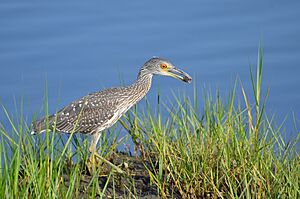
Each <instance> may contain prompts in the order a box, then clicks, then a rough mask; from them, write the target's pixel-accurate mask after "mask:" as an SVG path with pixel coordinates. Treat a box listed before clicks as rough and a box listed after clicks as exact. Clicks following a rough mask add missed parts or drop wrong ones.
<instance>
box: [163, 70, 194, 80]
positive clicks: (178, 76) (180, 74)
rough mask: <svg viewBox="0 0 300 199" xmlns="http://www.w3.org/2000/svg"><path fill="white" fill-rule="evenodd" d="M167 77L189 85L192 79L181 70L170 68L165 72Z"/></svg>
mask: <svg viewBox="0 0 300 199" xmlns="http://www.w3.org/2000/svg"><path fill="white" fill-rule="evenodd" d="M167 75H169V76H171V77H174V78H176V79H179V80H181V81H184V82H187V83H191V82H192V78H191V76H189V75H188V74H187V73H185V72H183V71H182V70H180V69H178V68H175V67H174V68H171V69H168V70H167Z"/></svg>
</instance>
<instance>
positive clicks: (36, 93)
mask: <svg viewBox="0 0 300 199" xmlns="http://www.w3.org/2000/svg"><path fill="white" fill-rule="evenodd" d="M299 10H300V3H299V2H298V1H287V2H283V1H258V0H253V1H222V2H219V1H205V2H202V1H192V2H181V1H156V0H155V1H149V2H141V1H130V2H128V1H110V2H98V1H97V2H96V1H93V2H88V3H87V2H79V1H70V2H67V1H64V2H38V1H35V2H29V1H26V3H24V2H21V1H20V2H16V1H14V2H2V3H0V27H1V28H0V67H1V72H0V100H1V103H3V104H4V105H5V107H6V108H7V109H8V110H9V112H14V110H15V105H14V99H16V102H17V104H19V102H20V101H21V98H23V101H24V108H23V109H24V113H25V114H24V115H26V116H27V120H28V122H30V121H31V117H32V115H33V114H42V112H41V110H42V107H43V96H44V92H45V86H46V81H47V88H48V95H49V105H50V107H49V108H50V112H54V111H55V110H56V109H57V108H61V107H63V106H64V105H66V104H68V103H69V102H70V101H72V100H74V99H76V98H78V97H81V96H83V95H85V94H87V93H89V92H93V91H97V90H100V89H103V88H107V87H111V86H118V85H120V79H122V80H124V82H125V83H126V84H129V83H132V82H133V81H134V80H135V78H136V76H137V72H138V70H139V68H140V66H141V65H142V64H143V63H144V62H145V61H146V60H147V59H149V58H150V57H152V56H162V57H165V58H168V59H170V60H172V61H173V63H174V64H175V65H177V66H178V67H180V68H182V69H184V70H185V71H187V72H189V73H190V74H191V75H192V76H193V77H194V79H196V81H197V82H196V84H197V88H198V90H199V93H201V92H202V91H203V89H204V90H205V91H206V90H207V91H208V90H211V91H212V92H213V93H215V90H216V89H220V92H221V94H222V95H223V96H226V94H227V93H228V91H229V90H230V89H231V88H232V85H233V83H234V81H235V79H236V77H239V78H240V79H241V80H242V82H243V85H244V86H245V88H246V91H247V92H248V93H249V95H250V92H251V86H250V79H249V66H250V65H251V64H252V65H256V58H257V48H258V44H259V42H261V43H262V45H263V48H264V69H263V88H264V91H265V90H266V89H267V88H268V87H270V89H271V91H270V96H269V100H268V102H267V112H268V114H270V115H272V114H276V117H275V119H276V121H278V123H280V122H281V121H282V120H283V119H284V118H285V116H287V122H286V124H285V126H284V129H285V132H286V134H285V135H284V137H285V138H286V140H289V139H294V138H295V137H296V135H297V131H296V130H294V125H293V118H292V115H294V116H295V120H296V124H297V125H299V116H300V112H299V110H300V91H299V85H300V78H299V75H300V67H299V63H300V45H299V44H300V26H299V19H300V12H299ZM158 84H159V85H160V88H161V91H162V96H161V99H162V100H165V101H167V99H168V98H169V96H171V95H172V91H175V92H176V91H178V90H179V91H184V92H186V93H187V95H190V96H192V93H193V87H192V86H191V85H187V84H183V83H182V82H179V81H177V80H174V79H171V78H166V77H159V78H158V77H155V79H154V82H153V87H152V89H151V91H150V93H149V95H148V98H149V100H150V101H153V102H154V104H155V102H156V95H157V87H158ZM171 98H172V97H171ZM240 99H242V98H241V97H240ZM201 102H202V101H201V100H200V104H201ZM3 120H4V123H5V124H6V125H8V123H7V121H5V119H4V116H3V114H2V115H1V122H2V121H3Z"/></svg>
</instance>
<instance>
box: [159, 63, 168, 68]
mask: <svg viewBox="0 0 300 199" xmlns="http://www.w3.org/2000/svg"><path fill="white" fill-rule="evenodd" d="M160 67H161V68H162V69H166V68H168V66H167V64H160Z"/></svg>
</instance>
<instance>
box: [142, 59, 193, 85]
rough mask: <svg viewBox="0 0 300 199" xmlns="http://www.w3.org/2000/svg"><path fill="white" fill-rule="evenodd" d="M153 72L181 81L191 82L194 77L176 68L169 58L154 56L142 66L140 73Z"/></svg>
mask: <svg viewBox="0 0 300 199" xmlns="http://www.w3.org/2000/svg"><path fill="white" fill-rule="evenodd" d="M143 74H153V75H165V76H171V77H174V78H176V79H179V80H181V81H184V82H187V83H191V81H192V78H191V76H189V75H188V74H187V73H185V72H184V71H182V70H180V69H178V68H176V67H175V66H174V65H173V64H172V63H171V62H170V61H169V60H167V59H163V58H159V57H153V58H151V59H149V60H148V61H147V62H146V63H145V64H144V65H143V66H142V68H141V70H140V75H143Z"/></svg>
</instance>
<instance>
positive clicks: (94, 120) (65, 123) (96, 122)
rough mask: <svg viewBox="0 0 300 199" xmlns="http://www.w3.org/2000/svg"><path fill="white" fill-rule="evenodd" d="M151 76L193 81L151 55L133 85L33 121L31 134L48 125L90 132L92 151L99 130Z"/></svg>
mask: <svg viewBox="0 0 300 199" xmlns="http://www.w3.org/2000/svg"><path fill="white" fill-rule="evenodd" d="M153 75H165V76H171V77H174V78H176V79H179V80H182V81H184V82H188V83H190V82H191V81H192V78H191V77H190V76H189V75H188V74H187V73H185V72H183V71H182V70H180V69H177V68H175V67H174V65H173V64H172V63H171V62H170V61H168V60H166V59H162V58H158V57H153V58H151V59H150V60H148V61H147V62H146V63H144V65H143V66H142V68H141V69H140V71H139V74H138V77H137V80H136V81H135V82H134V83H133V84H131V85H129V86H126V87H116V88H109V89H105V90H102V91H99V92H95V93H91V94H89V95H87V96H84V97H82V98H80V99H78V100H75V101H73V102H72V103H70V104H69V105H67V106H66V107H64V108H63V109H61V110H60V111H58V112H57V113H56V114H53V115H51V116H49V117H48V119H46V117H45V118H42V119H40V120H38V121H35V122H33V133H41V132H44V131H45V130H46V128H48V129H49V130H50V131H54V130H56V131H57V132H65V133H72V132H76V133H82V134H90V135H92V142H91V145H90V148H89V149H90V151H91V152H92V153H94V152H96V146H97V143H98V140H99V138H100V135H101V131H103V130H105V129H107V128H109V127H111V126H112V125H113V124H114V123H116V122H117V120H118V119H119V118H120V117H121V116H122V115H123V114H124V113H126V111H128V109H130V108H131V107H132V106H133V105H134V104H136V103H137V102H138V101H140V100H141V99H142V98H143V97H144V96H145V95H146V94H147V92H148V91H149V89H150V87H151V82H152V77H153ZM46 121H47V122H48V124H47V125H46ZM54 128H55V129H54Z"/></svg>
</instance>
